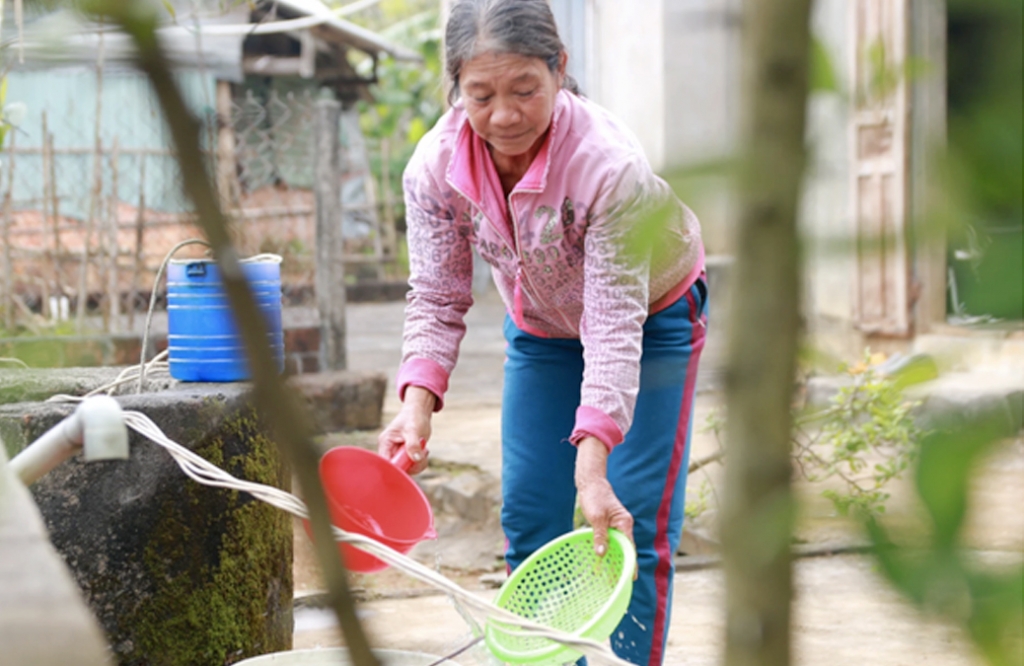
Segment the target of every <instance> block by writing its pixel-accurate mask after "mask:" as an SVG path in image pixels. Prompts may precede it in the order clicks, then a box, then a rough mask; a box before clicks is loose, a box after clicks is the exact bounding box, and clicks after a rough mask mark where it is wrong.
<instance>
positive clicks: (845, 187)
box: [800, 0, 857, 325]
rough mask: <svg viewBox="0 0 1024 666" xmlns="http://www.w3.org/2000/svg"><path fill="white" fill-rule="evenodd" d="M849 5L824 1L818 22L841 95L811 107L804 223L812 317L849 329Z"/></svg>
mask: <svg viewBox="0 0 1024 666" xmlns="http://www.w3.org/2000/svg"><path fill="white" fill-rule="evenodd" d="M846 5H847V2H846V0H819V1H818V2H817V3H815V8H814V14H813V17H812V29H813V31H814V35H815V37H816V38H817V39H818V40H819V42H820V43H821V44H822V46H823V47H824V49H825V51H826V52H827V53H828V56H829V60H830V61H831V65H832V69H833V71H834V73H835V74H836V76H837V77H838V80H837V84H838V90H837V91H836V92H817V93H814V94H813V95H812V96H811V99H810V102H809V104H808V114H807V136H808V146H809V148H810V154H809V161H808V168H807V178H806V180H805V185H804V195H803V205H802V209H801V220H800V223H801V227H802V231H803V233H804V236H805V238H806V239H807V241H808V245H807V247H808V252H807V259H806V271H805V286H804V301H805V308H806V311H807V312H808V313H809V314H811V315H812V316H813V317H815V318H824V319H828V320H832V321H833V322H835V323H843V324H846V325H849V324H850V323H851V322H852V318H853V296H854V284H855V281H856V277H857V276H856V261H855V257H856V254H855V250H856V246H855V243H854V241H855V240H856V235H855V234H856V230H855V225H854V224H853V220H852V206H851V202H850V182H851V180H850V179H851V173H850V169H851V160H852V157H851V155H850V130H849V122H850V118H849V107H848V93H847V90H848V89H849V75H848V72H849V71H850V66H849V57H850V53H851V50H852V49H851V45H850V43H849V39H850V35H849V31H848V30H847V29H846V19H847V11H848V10H847V6H846Z"/></svg>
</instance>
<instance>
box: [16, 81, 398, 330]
mask: <svg viewBox="0 0 1024 666" xmlns="http://www.w3.org/2000/svg"><path fill="white" fill-rule="evenodd" d="M82 78H89V79H91V80H92V82H93V85H92V86H91V87H87V86H83V85H82V81H76V80H74V77H73V76H69V77H68V79H67V80H66V81H51V83H52V85H53V87H54V89H57V88H58V87H62V88H63V89H64V94H63V95H62V96H61V99H58V100H55V99H54V98H53V95H50V97H49V98H47V99H41V100H37V103H38V107H37V108H39V109H40V113H39V115H38V116H35V118H37V120H34V121H32V122H30V123H25V124H23V126H22V127H19V128H17V130H16V131H14V132H13V133H12V135H11V136H10V137H9V139H8V144H7V146H6V149H5V150H4V151H3V155H2V159H3V164H2V169H0V197H2V209H0V233H2V239H0V241H2V244H3V250H2V256H0V311H2V312H3V320H0V327H2V328H6V329H7V330H11V329H12V328H13V327H14V325H15V322H17V321H22V322H24V321H27V320H31V319H32V318H33V317H34V318H36V319H38V318H39V317H42V318H45V319H47V320H51V321H53V320H61V319H72V320H77V321H78V323H79V326H81V323H82V320H83V318H84V317H87V316H89V315H90V314H92V315H95V314H98V313H102V315H103V326H104V329H105V330H108V331H116V330H117V328H118V327H119V326H126V325H127V326H130V325H132V324H133V322H132V321H131V319H132V318H133V316H134V314H133V313H135V312H136V311H137V310H138V309H140V308H143V307H144V306H145V304H147V303H148V300H149V294H150V290H151V289H153V288H154V284H153V282H154V280H155V277H156V272H157V270H158V268H159V266H160V264H161V262H162V261H163V259H164V257H165V256H166V254H167V252H168V251H169V250H170V249H171V248H172V247H173V246H174V245H175V244H177V243H178V242H180V241H182V240H185V239H188V238H197V237H202V234H201V232H200V231H199V229H198V227H197V226H196V224H195V218H194V216H193V213H192V211H191V207H190V206H189V204H188V202H187V200H186V199H185V197H184V196H183V194H182V189H181V180H182V179H181V173H180V171H179V169H178V166H177V162H176V160H175V155H174V153H173V151H172V150H171V148H170V146H171V141H170V137H169V136H168V132H167V129H166V127H165V126H164V122H163V119H162V117H161V115H160V111H159V109H158V108H157V107H156V104H155V102H153V100H152V98H151V96H150V95H149V94H148V92H147V94H132V92H133V89H135V88H138V86H140V85H142V86H145V85H146V83H145V81H144V80H140V75H138V74H136V73H127V72H126V73H107V74H106V75H103V76H102V78H101V76H97V75H96V74H94V73H91V74H89V75H88V76H86V77H82ZM65 84H66V85H65ZM76 86H77V88H76ZM182 87H183V89H184V91H185V93H186V96H187V97H188V98H189V99H190V101H191V103H192V107H193V109H196V110H198V113H197V115H198V118H199V120H200V122H201V125H202V138H203V146H202V147H203V151H204V154H205V155H206V156H207V157H208V162H207V169H208V172H209V174H210V175H211V177H212V178H213V179H214V180H215V181H216V183H217V188H218V192H219V194H220V197H221V203H222V206H223V207H224V209H225V211H226V212H227V213H228V217H229V219H230V221H231V225H232V233H233V236H234V238H235V241H236V243H237V246H238V247H239V249H240V251H241V253H242V255H243V256H245V255H251V254H257V253H263V252H272V253H276V254H280V255H281V256H282V257H283V259H284V261H283V262H282V286H283V288H284V290H285V295H286V298H287V299H290V300H291V301H292V302H305V303H312V302H313V297H314V293H313V289H314V284H315V271H316V265H315V244H316V209H315V197H314V193H313V183H314V180H315V176H316V174H315V173H314V164H315V160H314V151H315V150H316V145H315V144H316V139H317V137H316V136H315V134H316V131H315V123H314V104H315V102H316V99H317V93H316V91H315V90H313V89H306V90H295V91H281V90H279V89H275V88H273V87H269V86H266V87H260V86H259V85H231V84H227V83H223V82H222V83H215V84H212V85H204V84H203V82H201V81H200V82H197V81H190V80H188V79H187V78H183V80H182ZM93 88H95V89H98V91H99V92H93V93H92V94H88V91H89V90H91V89H93ZM76 90H77V93H78V94H76ZM111 91H113V92H115V93H118V94H116V95H115V94H112V92H111ZM90 107H91V108H90ZM104 107H106V108H104ZM342 118H343V119H342V129H341V140H342V144H343V147H344V148H346V150H343V153H342V154H343V156H344V159H343V160H342V162H343V163H342V168H341V173H339V174H337V177H338V178H340V179H341V181H342V187H341V191H342V192H343V197H342V198H343V203H342V211H343V214H342V219H341V220H339V221H338V223H339V224H342V225H343V229H344V235H345V257H343V258H341V259H343V260H345V261H346V262H347V263H348V264H351V265H353V266H361V267H362V269H361V270H358V271H352V272H353V273H354V274H356V273H357V274H359V275H363V276H367V275H369V276H376V277H380V276H381V275H382V274H383V271H384V264H385V263H386V262H387V261H388V259H389V258H390V257H392V256H394V248H393V247H392V246H391V245H389V243H393V237H394V234H393V230H389V232H390V233H382V230H381V225H380V223H379V221H378V220H379V215H378V202H377V197H376V196H375V190H374V187H373V179H372V177H371V175H370V173H369V167H368V160H367V157H366V154H365V150H364V148H365V144H364V143H363V142H362V141H361V136H360V135H359V132H358V118H357V117H355V114H354V112H345V113H343V116H342ZM200 253H201V252H199V251H197V250H196V249H185V250H182V254H181V256H197V254H200ZM156 288H157V289H158V290H160V291H162V290H163V285H156ZM122 314H127V315H128V323H127V324H124V323H121V324H119V323H118V322H119V321H122V322H123V321H124V319H125V318H124V317H119V315H122Z"/></svg>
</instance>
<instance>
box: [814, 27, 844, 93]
mask: <svg viewBox="0 0 1024 666" xmlns="http://www.w3.org/2000/svg"><path fill="white" fill-rule="evenodd" d="M810 83H811V92H812V93H814V92H826V93H836V92H839V79H838V77H836V70H835V67H833V65H832V56H831V55H830V54H829V52H828V48H827V47H826V46H825V44H824V42H822V41H821V40H820V39H818V38H817V37H811V81H810Z"/></svg>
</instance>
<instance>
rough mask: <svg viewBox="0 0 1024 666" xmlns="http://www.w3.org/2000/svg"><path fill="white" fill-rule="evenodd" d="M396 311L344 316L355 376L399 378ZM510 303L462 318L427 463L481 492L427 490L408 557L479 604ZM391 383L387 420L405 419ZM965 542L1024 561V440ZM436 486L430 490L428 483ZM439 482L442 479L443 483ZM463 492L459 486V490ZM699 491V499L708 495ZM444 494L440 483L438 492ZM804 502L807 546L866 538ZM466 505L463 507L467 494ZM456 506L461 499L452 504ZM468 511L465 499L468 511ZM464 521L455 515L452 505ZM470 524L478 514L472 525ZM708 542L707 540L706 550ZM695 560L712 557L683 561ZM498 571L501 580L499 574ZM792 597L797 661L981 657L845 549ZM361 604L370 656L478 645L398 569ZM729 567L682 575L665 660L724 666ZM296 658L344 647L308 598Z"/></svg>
mask: <svg viewBox="0 0 1024 666" xmlns="http://www.w3.org/2000/svg"><path fill="white" fill-rule="evenodd" d="M402 307H403V304H402V303H374V304H353V305H351V306H350V307H349V309H348V317H349V319H348V330H349V350H350V351H349V359H350V365H351V367H352V369H354V370H383V371H386V372H388V374H389V377H393V376H394V372H395V370H396V369H397V367H398V363H399V360H400V338H401V321H402ZM503 312H504V310H503V307H502V305H501V303H500V302H499V301H498V299H497V298H496V297H495V296H493V294H492V295H490V296H486V297H484V298H481V299H479V300H478V303H477V304H476V305H475V306H474V307H473V309H472V310H471V311H470V313H469V315H468V326H469V331H468V333H467V335H466V339H465V341H464V343H463V347H462V353H461V359H460V364H459V367H458V368H457V370H456V372H455V373H454V375H453V377H452V381H451V389H450V392H449V394H448V396H447V404H446V407H445V409H444V411H442V412H440V413H439V414H437V415H436V417H435V419H434V435H433V439H432V440H431V456H432V461H433V467H434V468H435V470H440V471H437V472H435V475H436V478H441V479H442V480H443V479H447V480H448V481H450V480H451V479H452V478H455V477H458V478H459V479H463V478H467V477H464V476H458V475H460V474H463V473H466V472H467V470H468V471H470V472H472V478H473V479H474V482H473V484H470V486H471V487H470V488H469V489H468V490H466V492H465V493H462V494H460V492H459V491H458V489H457V488H456V489H455V490H453V489H452V488H453V487H455V486H457V485H458V484H456V483H447V486H448V487H447V488H446V489H444V491H445V492H447V493H448V495H444V493H443V492H442V493H441V494H437V493H436V492H434V491H431V490H429V489H428V494H431V498H432V501H435V500H436V502H440V501H441V498H443V497H448V498H449V499H450V500H451V501H449V499H445V500H444V502H442V503H443V504H444V507H443V508H441V507H440V506H439V505H437V504H436V502H435V506H436V508H435V510H437V511H438V520H439V523H440V524H441V525H440V529H439V532H441V538H440V539H439V541H438V542H437V543H436V544H423V545H422V546H421V547H418V548H417V549H416V550H414V551H413V555H414V556H416V557H417V558H418V559H420V560H421V561H424V562H426V563H428V564H429V565H431V566H434V567H435V568H437V569H439V570H440V571H442V572H443V573H444V574H445V575H447V576H449V577H450V578H452V579H453V580H455V581H456V582H458V583H459V584H461V585H462V586H463V587H464V588H466V589H468V590H470V591H472V592H474V593H476V594H479V595H481V596H483V597H485V598H491V597H493V595H494V594H495V589H494V587H495V584H496V583H495V579H500V577H501V574H500V571H501V568H502V564H501V562H500V559H499V558H500V553H501V547H502V543H501V533H500V529H499V528H498V526H497V523H496V520H494V517H493V514H494V511H495V510H496V509H495V506H496V502H497V500H496V499H495V497H496V492H497V485H496V484H497V480H498V479H499V478H500V459H499V457H500V445H499V433H500V429H499V425H500V399H501V364H502V358H503V352H504V341H503V339H502V336H501V323H502V318H503ZM719 345H720V342H719V341H716V340H714V338H712V339H711V342H710V344H709V348H708V349H707V355H706V357H705V359H704V361H703V363H704V366H703V367H702V378H701V381H700V382H699V386H700V387H701V388H702V389H704V390H703V391H702V392H700V393H699V396H698V401H697V411H698V414H697V419H696V423H697V424H698V425H699V424H701V423H703V422H704V420H705V419H706V417H707V416H708V415H709V414H711V413H713V412H715V411H716V410H717V409H718V408H719V406H720V403H721V395H720V394H719V393H717V392H715V390H714V388H715V381H714V380H715V376H716V368H717V367H718V366H719V365H720V359H721V351H720V347H719ZM398 406H399V403H398V400H397V398H396V396H395V395H394V392H393V389H392V388H390V387H389V391H388V395H387V398H386V401H385V408H384V411H385V415H384V419H385V422H386V421H387V420H389V419H390V418H391V416H392V415H393V414H394V413H395V412H396V411H397V408H398ZM374 439H375V433H347V434H340V435H335V436H332V437H331V438H328V440H327V441H326V442H325V445H336V444H361V445H364V446H372V444H373V441H374ZM716 446H717V445H716V443H715V441H714V439H713V437H712V436H711V435H709V434H706V433H697V434H696V435H695V438H694V450H693V452H692V455H693V456H694V458H697V457H700V456H702V455H705V454H707V453H710V452H712V451H714V450H715V448H716ZM720 476H721V468H720V467H716V466H711V467H709V468H706V472H701V473H697V474H695V475H694V476H693V478H691V481H690V484H689V491H688V495H689V501H690V502H691V503H696V502H700V501H702V500H701V496H703V498H704V500H706V501H709V502H710V505H711V506H712V507H713V505H714V493H715V492H716V489H717V488H718V487H720V482H721V479H720ZM975 481H976V483H975V486H976V487H975V492H974V495H973V500H974V503H973V505H972V511H971V519H970V521H969V530H968V539H969V542H970V544H971V546H972V547H974V548H976V549H978V551H979V556H980V557H982V558H984V559H985V561H989V562H992V563H995V564H1012V563H1014V562H1017V563H1019V562H1020V561H1021V558H1022V552H1024V513H1022V512H1021V511H1020V507H1021V506H1024V441H1021V440H1020V439H1018V440H1016V441H1012V442H1008V443H1007V444H1006V445H1005V446H1004V447H1003V448H1002V449H1001V450H1000V451H999V452H998V453H997V454H995V455H993V456H991V457H990V458H989V459H988V460H987V461H986V462H985V464H984V465H983V467H982V469H981V473H980V474H979V475H978V476H977V477H976V479H975ZM430 483H431V482H430V479H429V477H428V478H427V479H426V480H425V481H424V484H425V485H428V486H429V485H430ZM442 485H444V482H442ZM463 485H465V484H463ZM702 489H703V490H702ZM434 490H435V491H436V488H435V489H434ZM797 490H798V493H799V494H800V496H801V498H802V500H803V501H802V503H801V515H800V519H799V525H798V529H797V534H796V535H795V536H796V539H797V541H798V542H799V543H802V544H803V546H802V547H803V548H804V549H807V550H810V551H815V550H822V548H821V547H822V546H827V545H828V544H840V545H850V544H856V543H857V542H859V541H861V540H862V537H861V536H860V535H859V533H858V532H857V531H856V530H855V529H854V528H853V527H852V526H851V525H850V524H848V523H846V522H845V521H844V520H842V519H840V518H838V517H836V516H835V515H834V513H833V511H832V509H831V506H830V504H829V503H828V502H827V501H826V500H824V499H823V498H822V497H821V494H820V493H821V490H822V489H821V488H820V487H814V486H811V485H809V484H806V483H799V484H798V486H797ZM893 494H894V497H893V500H892V502H891V506H890V513H891V514H892V515H893V518H894V519H895V520H901V519H904V520H905V519H907V518H909V517H910V516H913V515H914V514H915V512H916V511H918V507H917V506H916V505H915V504H914V502H913V499H912V494H911V493H910V492H909V488H907V487H906V485H905V484H902V485H900V486H899V487H897V488H895V489H894V493H893ZM460 498H461V499H460ZM456 500H459V501H456ZM460 502H461V503H460ZM453 507H454V509H455V510H456V511H455V512H456V513H458V512H460V511H461V512H462V513H463V514H465V515H463V516H461V517H460V516H452V515H449V512H448V510H449V509H452V508H453ZM466 515H473V516H475V519H473V520H470V519H467V518H466ZM713 524H714V512H713V510H709V511H707V512H706V513H705V514H703V515H702V516H701V517H700V518H699V519H698V520H695V521H692V522H691V525H695V526H696V527H697V529H698V532H703V533H704V534H705V535H706V536H711V537H713V532H714V528H713ZM698 545H700V544H698ZM687 560H690V561H695V562H697V563H698V564H701V563H707V562H709V561H712V560H713V558H710V559H709V558H680V560H679V562H680V563H683V562H686V561H687ZM496 572H497V573H496ZM795 581H796V596H795V601H794V610H793V612H794V618H793V623H792V627H793V644H794V654H795V660H794V663H796V664H801V665H805V664H806V665H811V664H815V665H817V664H821V665H822V666H825V665H827V666H843V665H847V664H849V665H850V666H854V665H856V666H861V665H862V664H864V663H872V664H874V665H875V666H897V665H906V666H911V665H918V664H927V665H929V666H947V665H948V666H954V665H956V666H959V665H968V664H979V663H981V659H980V658H979V656H978V655H977V654H976V653H975V652H974V650H973V649H972V648H971V647H970V645H969V644H968V643H967V641H966V640H965V639H964V637H963V636H962V635H961V633H960V632H959V631H958V630H957V629H955V628H953V627H950V626H947V625H945V624H944V623H942V622H941V621H938V620H935V619H931V618H925V617H922V616H921V615H919V614H918V613H917V612H916V611H915V610H913V609H912V608H911V607H910V606H908V605H907V604H906V603H905V602H903V601H902V600H901V599H900V598H899V597H898V595H897V594H896V593H895V592H893V591H892V590H891V589H890V588H889V587H887V585H886V583H885V582H884V581H883V580H882V579H881V578H880V576H879V575H878V574H877V572H876V571H875V567H874V564H873V562H872V560H871V559H870V558H869V557H867V556H865V555H863V554H856V553H855V552H854V553H847V554H842V555H835V556H817V557H807V558H801V559H799V560H798V561H797V563H796V576H795ZM354 585H355V586H356V587H357V588H358V590H357V591H358V593H359V596H360V598H361V599H363V601H362V603H361V604H360V608H359V612H360V615H361V617H362V618H363V620H364V622H365V625H366V627H367V630H368V631H369V632H370V635H371V642H372V644H373V645H374V646H376V647H381V648H393V649H400V650H410V651H422V652H428V653H432V654H437V655H444V654H449V653H451V652H454V651H455V650H457V649H459V648H461V647H463V646H465V645H466V644H467V643H468V642H469V641H470V640H471V638H472V632H471V630H470V626H469V624H467V621H466V620H464V619H463V618H464V616H463V615H462V614H461V613H460V610H459V608H458V607H457V605H456V604H454V603H453V602H452V601H451V600H449V599H448V598H447V597H445V596H443V595H440V594H437V593H436V592H435V591H434V590H431V589H429V588H427V587H426V586H424V585H423V584H421V583H419V582H417V581H414V580H412V579H411V578H408V577H406V576H405V575H403V574H401V573H399V572H395V571H390V570H389V571H384V572H381V573H378V574H370V575H356V576H355V577H354ZM319 587H320V583H319V579H318V576H317V572H316V567H315V565H314V564H313V561H312V557H311V554H310V550H309V544H308V541H307V540H306V537H305V534H304V533H303V532H302V531H301V530H297V532H296V594H297V596H298V597H299V598H300V599H304V598H308V599H313V598H315V597H311V596H309V595H311V594H313V593H315V592H316V591H317V590H318V589H319ZM723 588H724V582H723V577H722V572H721V571H720V570H719V569H718V568H715V567H714V566H710V567H704V566H698V567H689V566H680V567H678V569H677V573H676V578H675V591H674V595H673V605H674V612H673V617H672V623H671V626H670V630H669V639H668V651H667V656H666V660H665V663H666V664H670V665H681V664H686V665H693V666H696V665H699V664H717V663H718V662H719V659H720V655H721V651H722V646H723V617H722V610H721V609H722V603H723ZM294 642H295V648H296V649H302V648H312V647H317V646H321V647H327V646H334V645H339V644H340V638H339V636H338V633H337V631H336V629H335V628H334V626H333V623H332V618H331V616H330V614H329V613H328V612H327V611H324V610H322V609H320V608H318V607H316V605H315V604H314V603H308V604H307V603H302V602H300V603H299V605H298V607H297V610H296V631H295V635H294ZM455 661H457V662H458V663H460V664H462V665H463V666H472V665H474V664H488V663H491V662H490V661H489V657H488V654H487V652H486V650H485V649H484V648H483V647H482V646H479V645H478V646H476V647H474V648H471V649H469V650H468V651H466V652H464V653H463V654H461V655H459V656H458V657H457V658H456V659H455Z"/></svg>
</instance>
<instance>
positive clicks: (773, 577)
mask: <svg viewBox="0 0 1024 666" xmlns="http://www.w3.org/2000/svg"><path fill="white" fill-rule="evenodd" d="M744 8H745V13H744V23H743V30H744V55H743V63H744V65H743V66H744V89H743V94H744V99H745V115H744V119H743V128H742V138H741V141H740V145H742V146H744V147H745V154H744V155H742V160H741V163H740V170H739V185H740V194H741V205H740V222H739V234H738V249H737V257H736V269H735V270H736V275H735V278H734V282H735V284H737V285H742V288H741V289H737V290H736V293H735V297H734V299H733V303H732V307H733V310H732V313H731V316H730V321H733V322H736V325H734V326H733V327H731V329H730V331H729V339H728V362H727V363H728V370H727V379H726V404H727V409H728V414H729V418H728V422H727V424H726V442H727V447H726V448H727V450H728V451H729V464H728V465H726V477H725V480H726V490H725V498H724V500H723V514H722V524H721V533H722V545H723V560H724V565H725V574H726V649H725V663H726V664H728V666H784V665H785V664H788V663H789V657H790V635H789V634H790V628H789V624H790V598H791V596H792V572H791V561H790V559H791V558H790V536H791V532H792V523H793V514H794V499H793V495H792V490H791V488H790V478H791V475H792V469H791V461H790V443H791V430H792V416H791V414H792V410H791V400H792V396H793V391H794V383H795V375H796V361H797V346H798V344H797V343H798V328H799V300H800V297H799V294H800V288H799V275H800V256H799V250H798V239H797V209H798V201H799V196H800V184H801V179H802V176H803V172H804V165H805V161H806V156H805V147H804V125H805V115H806V104H807V94H808V88H809V69H810V58H811V39H810V25H809V24H810V0H756V2H754V1H751V2H747V3H745V5H744Z"/></svg>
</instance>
